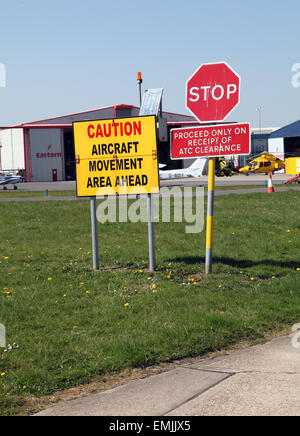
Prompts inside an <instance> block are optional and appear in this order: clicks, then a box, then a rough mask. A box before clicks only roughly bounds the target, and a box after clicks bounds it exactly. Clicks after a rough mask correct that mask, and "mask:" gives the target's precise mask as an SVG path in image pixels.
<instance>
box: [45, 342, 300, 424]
mask: <svg viewBox="0 0 300 436" xmlns="http://www.w3.org/2000/svg"><path fill="white" fill-rule="evenodd" d="M291 338H292V337H291V336H290V337H283V338H279V339H275V340H273V341H271V342H269V343H267V344H264V345H257V346H254V347H250V348H247V349H245V350H242V351H237V352H233V353H230V354H228V355H226V356H221V357H216V358H207V359H204V360H200V359H199V361H198V362H197V361H196V362H195V363H193V364H192V365H185V366H180V367H178V368H177V369H173V370H171V371H169V372H166V373H162V374H159V375H154V376H150V377H148V378H144V379H140V380H135V381H132V382H129V383H127V384H124V385H122V386H119V387H117V388H114V389H110V390H108V391H105V392H102V393H99V394H92V395H89V396H87V397H84V398H80V399H76V400H71V401H69V402H64V403H60V404H58V405H56V406H55V407H52V408H50V409H48V410H45V411H43V412H40V413H39V414H37V416H208V415H213V416H218V415H222V416H239V415H240V416H243V415H252V416H261V415H264V416H274V415H275V416H290V415H292V416H300V348H294V347H293V346H292V339H291Z"/></svg>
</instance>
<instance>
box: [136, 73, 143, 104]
mask: <svg viewBox="0 0 300 436" xmlns="http://www.w3.org/2000/svg"><path fill="white" fill-rule="evenodd" d="M137 83H138V85H139V93H140V108H141V106H142V83H143V78H142V73H141V72H139V73H137Z"/></svg>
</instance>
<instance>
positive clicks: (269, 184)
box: [268, 173, 275, 194]
mask: <svg viewBox="0 0 300 436" xmlns="http://www.w3.org/2000/svg"><path fill="white" fill-rule="evenodd" d="M273 192H275V189H274V188H273V180H272V174H271V173H270V174H269V183H268V193H269V194H272V193H273Z"/></svg>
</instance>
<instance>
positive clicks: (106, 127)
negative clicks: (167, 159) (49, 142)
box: [73, 115, 159, 197]
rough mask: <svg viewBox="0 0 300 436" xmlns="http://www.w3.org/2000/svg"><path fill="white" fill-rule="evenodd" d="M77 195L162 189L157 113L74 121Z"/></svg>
mask: <svg viewBox="0 0 300 436" xmlns="http://www.w3.org/2000/svg"><path fill="white" fill-rule="evenodd" d="M73 130H74V141H75V156H76V174H77V176H76V179H77V196H78V197H94V196H97V195H113V194H145V193H148V194H151V193H153V194H154V193H158V192H159V173H158V161H157V137H156V118H155V116H152V115H151V116H145V117H133V118H119V119H117V118H116V119H109V120H99V121H79V122H75V123H73Z"/></svg>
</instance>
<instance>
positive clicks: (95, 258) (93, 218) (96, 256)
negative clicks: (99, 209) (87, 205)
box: [91, 197, 99, 270]
mask: <svg viewBox="0 0 300 436" xmlns="http://www.w3.org/2000/svg"><path fill="white" fill-rule="evenodd" d="M91 223H92V246H93V268H94V269H95V270H98V269H99V244H98V222H97V214H96V197H91Z"/></svg>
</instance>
